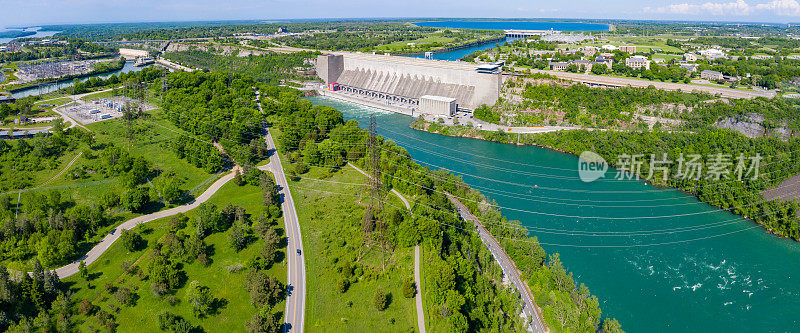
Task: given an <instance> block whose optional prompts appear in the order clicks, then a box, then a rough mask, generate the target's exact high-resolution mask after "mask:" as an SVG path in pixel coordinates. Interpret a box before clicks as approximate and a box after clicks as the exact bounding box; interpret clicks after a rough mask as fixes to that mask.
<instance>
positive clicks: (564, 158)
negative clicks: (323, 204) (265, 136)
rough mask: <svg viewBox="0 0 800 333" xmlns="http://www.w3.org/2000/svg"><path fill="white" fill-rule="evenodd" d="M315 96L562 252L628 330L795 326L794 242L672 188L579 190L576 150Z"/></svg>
mask: <svg viewBox="0 0 800 333" xmlns="http://www.w3.org/2000/svg"><path fill="white" fill-rule="evenodd" d="M310 100H311V101H312V102H313V103H315V104H322V105H329V106H333V107H335V108H337V109H339V110H341V111H342V112H343V113H344V114H345V117H346V118H347V119H356V120H358V121H359V122H360V123H361V126H362V127H366V126H368V123H369V122H368V116H369V114H372V113H375V114H377V117H376V120H377V125H378V134H380V135H382V136H384V137H386V138H389V139H391V140H394V141H395V142H397V143H398V144H399V145H400V146H403V147H405V148H406V149H407V150H408V151H409V153H410V154H411V156H412V158H414V160H415V161H417V162H418V163H420V164H422V165H427V166H430V167H431V168H434V169H438V168H446V169H448V170H450V171H451V172H453V173H455V174H457V175H462V176H463V178H464V180H465V181H466V182H467V183H468V184H469V185H470V186H473V187H474V188H476V189H479V190H481V191H482V192H483V193H484V194H485V195H486V196H487V197H489V198H490V199H493V200H496V202H497V204H498V205H499V206H501V211H502V212H503V214H504V215H505V216H507V217H508V218H509V219H515V220H519V221H521V223H522V224H523V225H524V226H526V227H528V228H529V229H530V230H531V231H530V235H531V236H536V237H538V239H539V241H540V242H542V243H543V246H544V248H545V249H546V250H547V251H548V253H555V252H558V253H560V254H561V258H562V260H563V262H564V263H565V265H566V267H567V268H568V269H569V271H571V272H572V273H574V274H575V278H576V280H577V281H578V282H580V283H585V284H586V285H587V286H588V287H589V288H590V289H591V291H592V292H593V293H594V294H595V295H597V296H598V298H599V299H600V304H601V307H602V309H603V311H604V315H607V316H612V317H615V318H617V319H618V320H619V321H620V323H622V326H623V328H624V329H626V330H628V331H631V332H642V331H648V332H650V331H656V332H668V331H715V332H749V331H753V330H755V331H763V332H766V331H792V330H797V328H798V327H800V316H798V313H800V284H799V283H798V282H800V261H798V259H797V258H798V257H800V245H798V243H795V242H793V241H788V240H784V239H779V238H777V237H774V236H772V235H769V234H767V233H766V232H765V231H764V230H763V229H761V228H760V227H756V226H755V225H754V224H753V223H752V222H749V221H747V220H745V219H743V218H741V217H739V216H736V215H733V214H731V213H728V212H724V211H720V210H717V209H715V208H713V207H711V206H708V205H706V204H704V203H701V202H699V201H697V200H696V199H695V198H694V197H691V196H688V195H685V194H683V193H681V192H679V191H676V190H672V189H658V188H653V187H652V186H648V185H647V184H645V183H643V182H639V181H615V180H609V181H599V182H593V183H584V182H582V181H580V179H579V178H578V175H577V171H576V170H577V161H578V159H577V158H576V157H575V156H572V155H568V154H562V153H558V152H555V151H552V150H548V149H543V148H537V147H532V146H514V145H506V144H499V143H493V142H487V141H481V140H474V139H466V138H453V137H446V136H442V135H437V134H431V133H427V132H421V131H416V130H412V129H411V128H409V124H410V123H411V121H412V119H411V118H410V117H407V116H403V115H399V114H394V113H389V112H385V111H379V110H376V109H371V108H368V107H363V106H358V105H354V104H349V103H345V102H340V101H337V100H334V99H330V98H326V97H311V98H310ZM609 172H611V173H613V172H615V171H614V170H610V171H609ZM588 217H590V218H588ZM657 217H660V218H657ZM623 233H626V234H623Z"/></svg>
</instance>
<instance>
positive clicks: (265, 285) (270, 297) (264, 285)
mask: <svg viewBox="0 0 800 333" xmlns="http://www.w3.org/2000/svg"><path fill="white" fill-rule="evenodd" d="M245 285H246V286H247V290H248V291H249V292H250V303H251V304H253V305H255V306H259V307H260V306H265V305H267V306H272V305H275V303H277V302H278V301H279V300H280V299H281V298H283V294H284V290H285V288H284V286H283V284H282V283H281V282H280V281H278V279H276V278H274V277H271V276H268V275H267V273H265V272H263V271H251V272H250V273H248V274H247V277H246V281H245Z"/></svg>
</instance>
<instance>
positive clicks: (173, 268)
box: [147, 255, 184, 289]
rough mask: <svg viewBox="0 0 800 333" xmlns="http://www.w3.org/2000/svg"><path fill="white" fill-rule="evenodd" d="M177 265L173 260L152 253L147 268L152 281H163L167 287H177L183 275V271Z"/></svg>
mask: <svg viewBox="0 0 800 333" xmlns="http://www.w3.org/2000/svg"><path fill="white" fill-rule="evenodd" d="M178 267H179V266H178V264H177V263H176V262H174V261H173V260H170V259H169V258H167V257H165V256H163V255H154V256H153V259H152V260H151V261H150V263H149V264H148V267H147V269H148V275H149V276H150V280H151V281H152V282H156V283H163V284H164V285H166V286H167V288H170V289H174V288H177V287H178V285H179V284H180V283H181V280H183V277H184V273H183V271H181V270H180V269H179V268H178Z"/></svg>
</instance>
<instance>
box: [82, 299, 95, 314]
mask: <svg viewBox="0 0 800 333" xmlns="http://www.w3.org/2000/svg"><path fill="white" fill-rule="evenodd" d="M94 308H95V307H94V304H92V301H90V300H88V299H84V300H82V301H81V305H80V306H79V307H78V312H80V313H81V314H82V315H84V316H85V315H90V314H92V312H94Z"/></svg>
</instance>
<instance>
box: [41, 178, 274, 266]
mask: <svg viewBox="0 0 800 333" xmlns="http://www.w3.org/2000/svg"><path fill="white" fill-rule="evenodd" d="M264 167H266V166H264ZM231 179H233V173H228V174H226V175H225V176H222V178H220V179H219V180H217V181H216V182H214V184H211V186H210V187H209V188H208V189H207V190H206V191H205V192H203V194H201V195H200V196H198V197H197V198H195V199H194V200H192V202H190V203H188V204H185V205H182V206H178V207H175V208H170V209H167V210H162V211H158V212H155V213H152V214H147V215H142V216H138V217H135V218H132V219H130V220H128V221H125V222H124V223H122V224H120V225H119V226H118V227H116V228H114V229H112V230H111V233H109V234H108V235H106V237H103V240H101V241H100V243H97V244H96V245H95V246H94V247H92V249H91V250H89V252H88V253H86V254H85V255H83V256H82V257H80V258H79V259H78V260H75V261H73V262H72V263H70V264H67V265H65V266H61V267H59V268H56V269H55V271H56V274H58V277H59V278H60V279H63V278H66V277H69V276H72V275H74V274H75V273H77V272H78V265H80V262H81V261H83V262H84V263H85V264H86V265H87V266H89V265H91V264H92V263H93V262H94V261H95V260H97V259H98V258H100V256H101V255H102V254H103V253H105V252H106V250H108V249H109V248H110V247H111V244H114V242H115V241H116V240H117V239H118V238H119V236H120V234H122V230H130V229H133V228H134V227H136V226H138V225H140V224H143V223H147V222H150V221H154V220H158V219H160V218H164V217H169V216H172V215H177V214H180V213H185V212H188V211H190V210H192V209H195V208H197V206H200V204H202V203H204V202H206V201H208V199H210V198H211V197H212V196H213V195H214V193H216V192H217V191H218V190H219V189H220V188H222V186H223V185H225V183H227V182H228V181H230V180H231Z"/></svg>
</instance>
